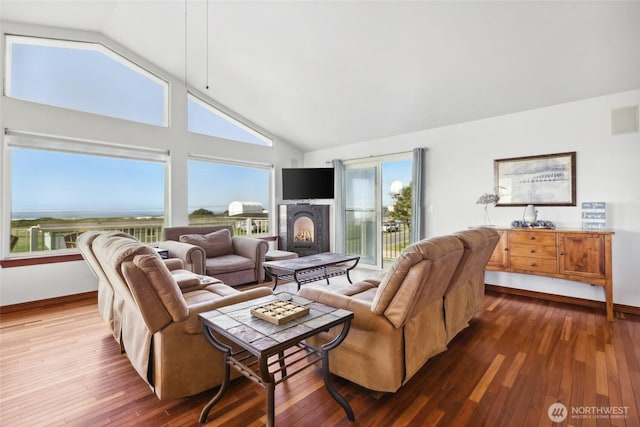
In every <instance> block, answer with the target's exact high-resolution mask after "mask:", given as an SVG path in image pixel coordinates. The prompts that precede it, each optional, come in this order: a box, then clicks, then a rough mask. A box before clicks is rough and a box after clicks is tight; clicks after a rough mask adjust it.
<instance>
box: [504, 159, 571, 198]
mask: <svg viewBox="0 0 640 427" xmlns="http://www.w3.org/2000/svg"><path fill="white" fill-rule="evenodd" d="M493 165H494V177H495V193H496V194H497V195H498V196H499V197H500V199H499V201H498V203H497V204H496V206H527V205H536V206H576V152H575V151H572V152H567V153H555V154H544V155H540V156H525V157H512V158H509V159H496V160H494V161H493Z"/></svg>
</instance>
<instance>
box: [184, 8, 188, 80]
mask: <svg viewBox="0 0 640 427" xmlns="http://www.w3.org/2000/svg"><path fill="white" fill-rule="evenodd" d="M187 34H188V31H187V0H184V87H185V89H188V88H189V85H188V84H187V62H189V61H188V58H189V55H188V54H187V49H188V47H189V44H188V43H187V40H188V35H187Z"/></svg>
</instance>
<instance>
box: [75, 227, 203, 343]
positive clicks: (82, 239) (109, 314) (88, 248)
mask: <svg viewBox="0 0 640 427" xmlns="http://www.w3.org/2000/svg"><path fill="white" fill-rule="evenodd" d="M100 235H103V236H111V237H123V238H127V239H129V240H131V241H133V242H138V240H136V238H135V237H133V236H132V235H130V234H128V233H125V232H122V231H86V232H84V233H82V234H81V235H80V236H78V239H77V242H76V244H77V247H78V249H79V250H80V253H81V254H82V257H83V258H84V259H85V261H86V262H87V264H88V265H89V267H90V268H91V270H92V271H93V273H94V274H95V275H96V277H97V278H98V311H99V312H100V315H101V316H102V318H103V319H104V321H105V322H107V324H108V325H109V327H110V328H111V331H112V333H113V337H114V338H115V340H116V341H117V342H120V333H121V320H122V300H121V297H120V296H116V294H115V293H114V290H113V286H112V285H111V282H110V280H109V279H108V278H107V275H106V273H105V271H104V268H103V267H102V265H101V264H100V262H99V261H98V259H97V258H96V254H95V253H94V251H93V242H94V241H95V239H96V238H97V237H98V236H100ZM103 238H105V237H103ZM164 263H165V265H166V266H167V268H168V269H169V270H170V271H171V274H172V275H173V276H174V278H175V279H176V281H177V282H178V283H179V285H180V288H181V289H182V288H185V287H186V286H187V285H188V284H189V283H193V282H197V283H199V278H198V277H197V275H195V274H194V273H193V272H191V271H189V270H185V269H184V266H183V263H182V261H181V260H180V259H178V258H172V259H166V260H164Z"/></svg>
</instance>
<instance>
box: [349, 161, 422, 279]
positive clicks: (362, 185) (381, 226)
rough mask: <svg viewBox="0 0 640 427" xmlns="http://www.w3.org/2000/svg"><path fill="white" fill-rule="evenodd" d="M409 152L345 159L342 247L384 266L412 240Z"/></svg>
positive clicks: (370, 263)
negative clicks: (344, 215) (363, 158)
mask: <svg viewBox="0 0 640 427" xmlns="http://www.w3.org/2000/svg"><path fill="white" fill-rule="evenodd" d="M411 166H412V160H411V155H410V154H406V155H397V156H387V157H382V158H379V159H376V160H374V161H367V162H362V161H360V162H356V161H354V162H345V174H344V179H345V187H344V188H345V202H346V203H345V210H346V224H345V249H346V252H347V253H348V254H350V255H360V262H361V263H363V264H369V265H372V266H376V267H379V268H385V267H386V266H388V265H389V263H391V262H393V260H394V259H395V258H396V257H397V256H398V255H399V254H400V252H401V251H402V249H404V248H405V247H406V246H408V245H409V244H410V242H411V199H412V194H411Z"/></svg>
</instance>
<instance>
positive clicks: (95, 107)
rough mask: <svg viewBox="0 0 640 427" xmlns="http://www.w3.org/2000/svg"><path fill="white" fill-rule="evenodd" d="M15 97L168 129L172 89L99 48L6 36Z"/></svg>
mask: <svg viewBox="0 0 640 427" xmlns="http://www.w3.org/2000/svg"><path fill="white" fill-rule="evenodd" d="M6 41H7V61H6V81H5V82H6V87H5V93H6V95H7V96H10V97H13V98H19V99H24V100H28V101H33V102H38V103H41V104H48V105H54V106H57V107H63V108H69V109H73V110H79V111H85V112H88V113H94V114H100V115H104V116H109V117H116V118H119V119H126V120H132V121H136V122H141V123H146V124H151V125H156V126H167V123H168V120H167V117H168V114H167V111H168V84H167V83H166V82H165V81H163V80H161V79H159V78H158V77H156V76H155V75H153V74H151V73H149V72H148V71H146V70H144V69H143V68H141V67H139V66H137V65H135V64H134V63H132V62H131V61H129V60H127V59H125V58H123V57H122V56H120V55H118V54H116V53H115V52H113V51H111V50H109V49H107V48H106V47H104V46H103V45H100V44H97V43H85V42H72V41H63V40H53V39H42V38H37V37H23V36H7V37H6Z"/></svg>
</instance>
